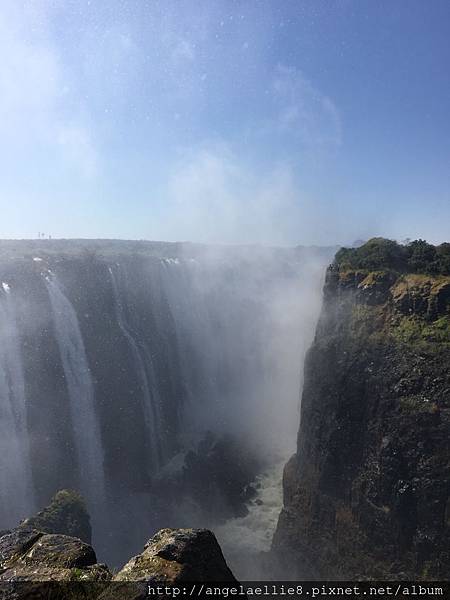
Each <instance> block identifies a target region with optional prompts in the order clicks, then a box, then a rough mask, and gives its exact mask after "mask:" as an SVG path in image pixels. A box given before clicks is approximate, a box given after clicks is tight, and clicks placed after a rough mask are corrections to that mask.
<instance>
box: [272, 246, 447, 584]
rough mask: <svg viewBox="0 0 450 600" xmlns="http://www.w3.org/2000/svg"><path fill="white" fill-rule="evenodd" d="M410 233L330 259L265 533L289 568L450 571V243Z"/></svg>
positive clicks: (419, 573) (381, 573)
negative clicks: (280, 500)
mask: <svg viewBox="0 0 450 600" xmlns="http://www.w3.org/2000/svg"><path fill="white" fill-rule="evenodd" d="M414 244H415V245H414V246H413V245H411V246H412V247H401V246H398V245H397V244H395V243H394V242H388V241H387V240H372V241H371V242H368V244H366V245H365V246H363V247H362V248H360V249H358V250H348V251H345V252H344V251H343V252H340V253H338V255H337V260H336V261H335V263H334V265H332V267H331V268H330V269H329V270H328V273H327V278H326V283H325V289H324V305H323V310H322V315H321V318H320V321H319V324H318V327H317V332H316V338H315V341H314V344H313V346H312V348H311V349H310V351H309V354H308V356H307V360H306V364H305V383H304V391H303V399H302V416H301V425H300V432H299V438H298V450H297V454H296V455H295V456H294V457H293V458H292V459H291V460H290V461H289V463H288V464H287V465H286V468H285V473H284V509H283V511H282V514H281V517H280V520H279V524H278V529H277V532H276V535H275V539H274V545H273V548H274V554H275V555H276V557H277V558H278V559H280V560H281V562H282V563H284V564H285V565H287V566H288V572H289V574H291V575H294V576H297V577H298V576H302V577H319V578H320V577H321V578H328V579H333V578H347V579H358V578H370V579H377V578H378V579H403V580H408V579H439V578H440V579H443V580H447V579H449V578H450V496H449V481H450V369H449V365H450V293H449V290H450V276H449V275H450V245H445V244H443V245H442V246H441V247H439V248H434V247H431V248H430V247H429V245H426V244H425V243H424V242H417V243H414ZM425 251H426V252H425ZM427 256H431V258H430V259H426V258H425V257H427ZM427 261H428V262H427Z"/></svg>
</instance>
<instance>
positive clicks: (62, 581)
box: [0, 527, 111, 600]
mask: <svg viewBox="0 0 450 600" xmlns="http://www.w3.org/2000/svg"><path fill="white" fill-rule="evenodd" d="M110 579H111V574H110V572H109V570H108V568H107V567H106V566H105V565H100V564H97V559H96V556H95V552H94V550H93V549H92V547H91V546H89V544H86V543H84V542H82V541H81V540H79V539H77V538H73V537H69V536H66V535H59V534H46V533H43V532H42V531H36V530H33V529H29V530H27V529H25V528H23V527H18V528H17V529H15V530H13V531H11V532H10V533H8V534H6V535H4V536H2V537H1V538H0V591H1V597H2V599H4V600H6V599H11V600H12V599H15V600H22V599H23V600H25V599H27V598H44V597H45V598H47V597H53V596H51V595H50V592H51V591H53V593H55V592H61V593H63V592H62V590H65V591H66V592H67V593H65V595H64V596H61V595H60V596H54V597H67V598H69V597H71V598H74V599H75V598H88V597H96V596H97V595H98V594H99V593H100V592H101V591H102V590H103V589H104V588H105V584H106V582H108V581H109V580H110ZM81 583H82V584H84V585H83V586H80V585H79V584H81Z"/></svg>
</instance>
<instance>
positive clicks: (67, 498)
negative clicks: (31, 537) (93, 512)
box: [19, 490, 92, 544]
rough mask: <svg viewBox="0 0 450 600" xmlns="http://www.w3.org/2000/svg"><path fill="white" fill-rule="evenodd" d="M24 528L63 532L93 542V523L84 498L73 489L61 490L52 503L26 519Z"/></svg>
mask: <svg viewBox="0 0 450 600" xmlns="http://www.w3.org/2000/svg"><path fill="white" fill-rule="evenodd" d="M19 527H21V528H23V529H37V530H39V531H43V532H45V533H61V534H64V535H68V536H72V537H77V538H80V539H81V540H83V541H84V542H86V543H88V544H90V543H91V535H92V533H91V523H90V519H89V514H88V512H87V510H86V505H85V503H84V501H83V498H82V497H81V496H80V495H79V494H78V493H77V492H74V491H73V490H60V491H59V492H57V493H56V494H55V496H54V497H53V498H52V500H51V502H50V504H49V505H48V506H46V507H45V508H44V509H43V510H41V511H39V512H38V513H37V514H36V515H34V516H33V517H30V518H29V519H25V521H23V522H22V523H21V524H20V526H19Z"/></svg>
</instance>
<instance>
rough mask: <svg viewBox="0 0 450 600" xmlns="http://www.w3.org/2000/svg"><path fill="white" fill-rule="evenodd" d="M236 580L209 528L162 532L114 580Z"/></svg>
mask: <svg viewBox="0 0 450 600" xmlns="http://www.w3.org/2000/svg"><path fill="white" fill-rule="evenodd" d="M141 579H144V580H146V581H147V580H149V579H151V580H154V581H161V582H165V583H176V582H179V581H235V579H234V576H233V574H232V573H231V571H230V569H229V568H228V566H227V564H226V562H225V559H224V557H223V554H222V550H221V549H220V546H219V544H218V542H217V540H216V537H215V536H214V534H213V533H212V532H211V531H209V530H207V529H162V530H161V531H159V532H158V533H157V534H156V535H154V536H153V537H152V538H151V539H150V540H149V541H148V542H147V543H146V545H145V547H144V551H143V552H142V554H139V555H138V556H135V557H134V558H132V559H131V560H130V561H129V562H128V563H127V564H126V565H125V566H124V567H123V569H122V570H121V571H119V573H118V574H117V575H116V576H115V577H114V580H115V581H135V580H141Z"/></svg>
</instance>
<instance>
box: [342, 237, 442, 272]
mask: <svg viewBox="0 0 450 600" xmlns="http://www.w3.org/2000/svg"><path fill="white" fill-rule="evenodd" d="M334 265H336V266H337V267H339V269H340V270H341V271H345V270H364V271H380V270H385V269H388V270H393V271H397V272H399V273H427V274H430V275H450V243H444V244H441V245H440V246H433V245H432V244H429V243H428V242H426V241H425V240H414V241H412V242H409V243H407V244H399V243H397V242H396V241H394V240H387V239H385V238H372V239H371V240H369V241H368V242H366V243H365V244H364V245H363V246H360V247H359V248H341V249H340V250H339V251H338V252H337V254H336V257H335V260H334Z"/></svg>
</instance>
